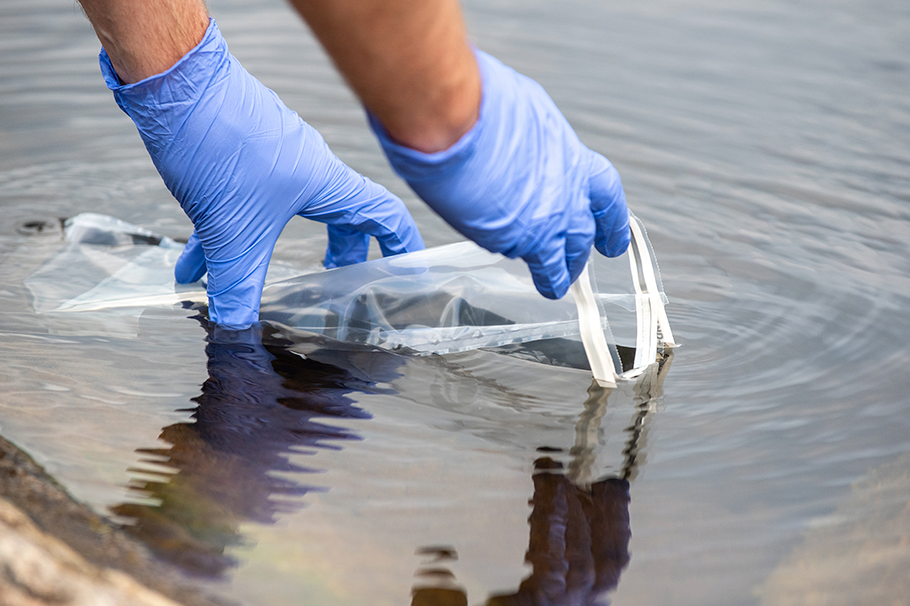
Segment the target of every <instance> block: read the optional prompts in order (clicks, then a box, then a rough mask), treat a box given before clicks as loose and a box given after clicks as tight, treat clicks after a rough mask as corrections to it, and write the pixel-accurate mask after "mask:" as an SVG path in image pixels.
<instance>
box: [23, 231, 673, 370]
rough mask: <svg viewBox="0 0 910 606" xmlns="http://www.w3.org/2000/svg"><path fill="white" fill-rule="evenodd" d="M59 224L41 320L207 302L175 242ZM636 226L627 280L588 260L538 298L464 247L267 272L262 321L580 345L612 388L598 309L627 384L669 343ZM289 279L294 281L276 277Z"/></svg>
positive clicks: (624, 270)
mask: <svg viewBox="0 0 910 606" xmlns="http://www.w3.org/2000/svg"><path fill="white" fill-rule="evenodd" d="M65 227H66V229H65V236H66V240H67V241H68V242H69V244H68V245H67V246H66V247H65V248H64V249H63V250H62V251H61V252H60V253H59V254H58V255H57V256H56V257H54V258H53V259H51V260H50V261H48V262H47V263H46V264H45V265H44V266H42V267H41V268H40V269H39V270H38V271H36V272H35V273H34V274H32V275H31V276H30V277H29V278H28V279H27V280H26V286H27V287H28V288H29V290H30V291H31V292H32V295H33V297H34V303H35V308H36V310H37V311H38V312H39V313H46V312H76V311H101V310H111V311H113V310H118V313H122V312H123V310H126V309H131V310H137V311H139V312H141V309H144V308H145V307H149V306H156V305H173V304H175V303H178V302H182V301H204V300H205V292H204V290H203V286H202V284H199V283H197V284H195V285H187V286H181V285H177V284H175V282H174V279H173V268H174V263H175V262H176V259H177V256H178V255H179V253H180V248H181V245H180V244H178V243H176V242H174V241H173V240H170V239H168V238H163V237H161V236H157V235H156V234H153V233H151V232H149V231H147V230H144V229H141V228H138V227H136V226H133V225H130V224H128V223H124V222H122V221H119V220H117V219H114V218H112V217H106V216H103V215H95V214H91V213H86V214H83V215H79V216H77V217H74V218H72V219H70V220H68V221H67V222H66V225H65ZM632 228H633V242H632V246H630V252H629V253H627V254H626V255H624V257H628V258H629V259H630V260H631V268H632V271H631V272H630V271H629V267H630V263H629V261H627V260H626V259H625V258H624V257H620V258H617V259H606V258H604V257H601V256H600V255H596V254H594V255H592V256H591V262H590V266H591V268H592V275H593V277H588V275H587V273H586V274H585V275H583V276H582V278H580V279H579V280H578V282H577V283H576V284H575V285H573V288H572V291H571V292H570V294H569V295H567V296H566V297H564V298H563V299H561V300H558V301H551V300H548V299H545V298H543V297H541V296H540V295H539V294H538V293H537V291H536V290H535V288H534V285H533V282H532V280H531V276H530V273H529V272H528V270H527V267H526V266H525V264H524V263H523V262H522V261H519V260H513V259H507V258H505V257H502V256H501V255H496V254H493V253H489V252H487V251H485V250H483V249H481V248H480V247H478V246H477V245H475V244H473V243H470V242H461V243H457V244H451V245H448V246H441V247H438V248H432V249H427V250H424V251H420V252H416V253H411V254H406V255H399V256H394V257H387V258H384V259H378V260H375V261H369V262H366V263H362V264H359V265H353V266H348V267H342V268H338V269H333V270H330V271H317V270H315V268H309V269H301V268H288V267H287V266H286V265H285V266H281V264H276V263H273V264H272V266H270V268H269V277H268V279H267V282H266V287H265V289H264V291H263V297H262V308H261V318H262V319H263V320H269V321H275V322H280V323H282V324H285V325H288V326H292V327H295V328H298V329H302V330H307V331H312V332H316V333H320V334H324V335H325V336H327V337H330V338H333V339H337V340H341V341H349V342H354V343H364V344H370V345H376V346H379V347H382V348H385V349H390V350H397V351H406V352H413V353H417V354H430V353H437V354H442V353H449V352H458V351H466V350H470V349H477V348H481V347H502V346H508V345H515V344H521V343H528V342H532V341H533V342H536V341H542V340H550V339H568V340H574V341H582V342H584V345H585V350H586V351H587V354H588V359H589V361H590V362H591V367H592V370H593V371H594V374H595V377H597V378H598V379H599V380H602V381H603V382H605V383H606V384H609V383H611V382H612V380H613V379H614V378H615V375H620V374H622V364H621V363H620V357H619V354H618V352H617V349H616V343H617V342H616V341H615V340H614V338H613V333H612V332H611V330H610V325H609V324H607V321H606V315H605V314H604V313H603V311H604V310H605V309H606V310H608V311H609V316H610V320H611V322H613V323H614V325H615V326H617V327H618V328H619V330H620V335H621V340H620V343H621V344H625V345H629V346H632V345H634V346H635V360H634V364H633V366H634V369H633V370H632V371H630V372H627V373H626V375H627V376H628V375H630V374H631V375H634V374H637V373H638V372H640V371H641V369H643V368H644V367H646V366H648V365H649V364H651V363H653V362H654V361H655V360H656V359H657V356H658V350H659V349H660V348H662V347H672V345H673V343H672V336H671V334H670V328H669V325H668V323H667V319H666V314H665V312H664V308H663V306H664V303H665V301H666V297H665V295H664V294H663V289H662V286H661V284H660V276H659V273H658V271H657V267H656V264H655V263H654V262H653V261H652V259H653V254H652V252H651V250H650V244H649V243H648V240H647V237H646V235H645V232H644V228H643V227H642V226H641V224H640V223H639V222H638V220H637V219H636V220H634V221H633V222H632ZM300 274H305V275H300ZM290 275H294V276H297V277H292V278H289V279H282V278H286V277H288V276H290ZM588 285H589V286H592V287H593V288H587V287H586V286H588ZM579 315H581V322H580V321H579ZM598 356H599V358H598ZM598 368H600V371H598Z"/></svg>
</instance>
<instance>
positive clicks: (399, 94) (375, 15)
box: [291, 0, 480, 152]
mask: <svg viewBox="0 0 910 606" xmlns="http://www.w3.org/2000/svg"><path fill="white" fill-rule="evenodd" d="M291 3H292V4H293V5H294V6H295V7H296V8H297V10H298V11H300V14H301V15H303V17H304V19H306V21H307V23H308V24H309V25H310V27H311V28H312V29H313V31H314V32H315V34H316V36H317V37H318V38H319V40H320V42H322V44H323V46H324V47H325V48H326V50H327V51H328V52H329V54H330V55H331V56H332V59H333V60H334V61H335V64H336V65H337V66H338V69H340V70H341V72H342V73H343V74H344V76H345V78H346V79H347V81H348V83H349V84H350V85H351V87H352V88H353V89H354V91H355V92H356V93H357V95H358V96H359V97H360V99H361V100H362V101H363V103H364V104H365V105H366V106H367V108H368V109H369V110H370V111H371V112H373V114H374V115H375V116H376V117H377V118H379V121H380V122H381V123H382V125H383V126H384V127H385V129H386V130H387V131H388V132H389V134H390V135H391V136H392V137H393V138H395V139H396V140H397V141H398V142H399V143H402V144H404V145H407V146H408V147H411V148H414V149H418V150H420V151H425V152H433V151H441V150H443V149H446V148H448V147H449V146H450V145H452V144H453V143H455V142H456V141H457V140H458V139H459V138H460V137H461V135H463V134H464V133H466V132H467V131H468V130H469V129H470V128H471V126H473V124H474V122H475V121H476V120H477V117H478V114H479V111H480V72H479V70H478V67H477V62H476V61H475V59H474V55H473V53H472V51H471V47H470V45H469V43H468V39H467V32H466V29H465V25H464V19H463V17H462V14H461V7H460V5H459V3H458V0H291Z"/></svg>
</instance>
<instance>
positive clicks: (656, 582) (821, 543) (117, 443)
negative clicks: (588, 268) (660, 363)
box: [0, 0, 910, 606]
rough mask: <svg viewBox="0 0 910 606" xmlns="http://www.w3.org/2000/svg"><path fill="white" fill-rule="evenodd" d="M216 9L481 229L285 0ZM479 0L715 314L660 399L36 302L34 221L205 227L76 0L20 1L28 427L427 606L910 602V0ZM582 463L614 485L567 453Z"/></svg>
mask: <svg viewBox="0 0 910 606" xmlns="http://www.w3.org/2000/svg"><path fill="white" fill-rule="evenodd" d="M210 5H211V9H212V11H213V13H214V15H215V16H216V18H217V19H218V22H219V26H220V27H221V29H222V30H223V32H224V34H225V36H226V37H227V39H228V41H229V43H230V45H231V49H232V51H233V52H234V53H235V54H236V55H237V56H238V57H239V58H240V59H241V61H243V62H244V64H245V66H246V67H247V68H248V69H249V70H250V71H251V72H253V73H254V74H255V75H257V76H258V77H259V78H260V79H262V80H263V81H264V82H265V83H266V84H267V85H269V86H271V87H272V88H274V89H275V90H277V91H278V92H279V94H280V95H281V96H282V97H283V98H284V100H285V101H286V102H287V103H288V104H289V105H290V106H291V107H292V108H294V109H296V110H297V111H298V112H299V113H300V114H301V115H302V116H303V117H304V118H305V119H307V120H308V121H310V122H311V123H312V124H313V125H314V126H316V127H317V128H318V129H319V130H320V131H321V132H322V133H323V135H324V136H325V138H326V140H327V141H328V142H329V144H330V145H331V146H332V148H333V149H334V150H335V151H336V153H338V154H339V155H340V156H341V157H342V158H343V159H344V160H346V161H347V162H349V163H350V164H351V165H353V166H354V167H356V168H357V169H359V170H360V171H362V172H364V173H365V174H367V175H368V176H370V177H371V178H373V179H375V180H377V181H379V182H381V183H383V184H385V185H387V186H389V187H390V188H391V189H392V190H393V191H395V192H396V193H397V194H399V195H401V196H402V197H403V198H404V199H405V200H406V202H407V203H408V205H409V207H410V208H411V209H412V210H413V212H414V214H415V215H416V217H417V219H418V223H419V224H420V225H421V228H422V231H423V234H424V237H425V239H426V240H427V242H428V244H430V245H435V244H442V243H446V242H450V241H454V240H455V239H457V238H456V235H455V234H454V232H452V231H451V230H450V229H449V228H448V227H446V226H445V225H444V224H443V223H442V222H441V221H440V220H438V219H437V218H435V217H434V216H432V214H431V213H430V212H429V211H428V210H427V209H426V208H425V207H424V206H423V205H422V204H421V203H420V202H419V201H418V200H416V199H415V198H414V196H413V195H412V194H410V193H409V191H408V190H407V188H406V186H404V185H403V184H402V183H401V182H400V181H399V180H397V179H396V178H395V177H394V176H393V175H392V173H391V171H390V169H389V168H388V167H387V165H386V164H385V161H384V159H383V158H382V156H381V153H380V152H379V149H378V146H377V145H376V143H375V142H374V140H373V139H372V136H371V135H370V133H369V131H368V129H367V128H366V124H365V120H364V118H363V113H362V111H361V109H360V108H359V107H358V105H357V104H356V102H355V101H354V100H353V98H352V96H351V94H350V93H349V92H348V91H347V90H346V89H345V87H344V86H343V84H342V83H341V81H340V78H339V77H338V76H337V74H336V73H335V72H334V71H333V69H332V68H331V66H330V65H329V64H328V63H327V61H326V59H325V57H324V55H323V54H322V52H321V51H320V50H319V48H318V46H317V45H316V44H315V42H313V40H312V39H311V37H310V36H309V34H308V33H307V32H306V29H305V27H304V26H303V25H302V24H301V23H300V22H299V20H298V19H297V18H296V17H295V16H293V14H292V13H291V12H290V10H289V9H288V8H287V7H286V6H285V5H284V4H282V3H281V2H279V1H278V0H264V1H261V2H255V3H251V2H239V1H214V0H213V1H212V2H211V3H210ZM466 10H467V13H468V20H469V22H470V26H471V31H472V33H473V35H474V37H475V40H476V42H477V43H478V45H479V46H481V47H482V48H484V49H485V50H488V51H490V52H491V53H493V54H495V55H497V56H499V57H500V58H502V59H503V60H504V61H506V62H507V63H510V64H512V65H513V66H515V67H516V68H517V69H519V70H521V71H523V72H525V73H527V74H529V75H531V76H532V77H535V78H536V79H538V80H539V81H540V82H541V83H542V84H543V85H544V86H545V87H546V88H547V89H548V90H549V91H550V93H551V95H552V96H553V97H554V98H555V99H556V101H557V103H558V104H559V105H560V107H561V108H562V109H563V111H564V112H565V114H566V116H567V117H568V118H569V120H570V121H571V122H572V123H573V125H575V127H576V128H577V130H578V132H579V135H580V136H581V138H582V139H583V140H584V141H585V142H586V143H587V144H588V145H589V146H590V147H592V148H594V149H596V150H598V151H600V152H602V153H604V154H605V155H607V157H609V158H610V159H611V160H612V161H613V162H614V163H615V164H616V166H617V167H618V168H619V170H620V172H621V174H622V175H623V180H624V183H625V185H626V190H627V194H628V198H629V201H630V205H632V207H633V208H634V210H635V212H636V213H637V214H638V215H639V216H641V217H642V218H643V219H644V221H645V223H646V224H647V225H648V227H649V232H650V235H651V239H652V241H653V243H654V246H655V249H656V251H657V254H658V258H659V260H660V263H661V269H662V272H663V278H664V284H665V287H666V291H667V293H668V295H669V296H670V298H671V305H670V307H669V308H668V311H669V313H670V318H671V321H672V322H673V327H674V331H675V333H676V337H677V340H678V341H680V342H682V343H684V347H683V348H682V349H680V350H678V352H677V354H676V356H675V358H674V359H673V361H672V368H671V369H669V370H668V372H667V373H666V377H665V379H664V381H663V385H662V393H663V395H662V396H659V393H660V390H659V389H656V388H655V389H654V390H652V389H646V390H644V391H642V390H641V389H639V391H638V393H637V394H636V392H634V391H633V390H632V388H631V387H629V389H628V390H627V392H624V393H617V394H615V395H614V396H612V399H611V400H610V401H609V402H607V403H606V406H605V407H604V406H602V405H603V404H604V402H603V401H602V398H600V397H599V396H598V394H596V393H595V394H589V393H588V391H587V390H588V385H589V384H588V381H587V378H586V376H585V375H584V374H583V373H580V372H579V371H575V370H573V369H567V368H557V367H548V366H542V365H534V364H531V363H528V362H524V361H521V360H515V359H512V358H506V357H503V356H498V355H494V354H490V353H487V352H474V353H468V354H459V355H456V356H448V357H445V358H420V359H413V358H401V357H399V356H393V355H389V354H376V353H370V352H363V351H358V350H353V349H350V348H347V349H345V348H342V349H338V348H337V347H333V346H330V345H327V344H325V343H318V342H313V341H307V340H303V341H301V342H297V343H296V344H293V345H291V344H289V342H288V340H287V339H286V337H287V335H281V334H272V333H268V334H267V335H266V338H265V339H264V340H262V341H259V342H257V343H253V345H247V346H244V345H238V344H236V343H230V342H222V341H219V340H218V339H217V338H215V337H209V335H208V332H207V330H206V328H205V327H204V325H202V324H201V323H200V322H199V321H198V320H194V319H191V318H192V316H193V315H195V313H194V312H192V311H188V310H184V309H182V308H179V307H178V308H171V307H164V308H150V309H149V310H146V311H145V312H144V313H143V314H142V315H141V317H139V318H138V319H136V318H126V319H124V318H119V319H118V318H112V317H102V318H98V317H89V316H85V317H81V319H74V318H71V319H68V320H65V321H64V320H60V319H59V318H57V319H52V318H49V317H48V316H45V315H38V314H36V313H35V312H34V309H33V307H32V303H31V301H30V299H29V296H28V292H27V290H26V288H25V287H24V280H25V278H26V277H27V276H29V275H30V274H31V273H32V272H33V271H34V270H35V269H37V268H38V267H39V266H40V265H41V264H42V263H43V262H44V261H45V260H47V259H48V258H50V257H51V256H52V255H53V254H54V253H55V251H56V250H57V249H58V247H59V240H58V239H57V236H55V235H54V234H53V233H51V234H46V235H26V234H24V233H21V230H20V231H17V227H21V226H22V225H23V224H24V223H25V222H27V221H30V220H34V219H41V218H46V217H51V218H55V217H67V216H73V215H75V214H77V213H79V212H83V211H94V212H101V213H106V214H110V215H114V216H117V217H120V218H122V219H125V220H128V221H131V222H133V223H137V224H140V225H143V226H146V227H148V228H150V229H153V230H156V231H158V232H161V233H165V234H168V235H171V236H175V237H181V236H182V237H185V236H186V235H188V233H189V224H188V222H187V220H186V219H185V217H184V216H183V215H182V212H181V211H180V209H179V207H178V206H177V205H176V204H175V203H174V202H173V200H172V199H171V198H170V195H169V194H168V193H167V191H166V190H165V188H164V186H163V185H162V184H161V182H160V179H159V178H158V176H157V175H156V173H155V171H154V168H153V167H152V165H151V162H150V161H149V160H148V158H147V156H146V155H145V151H144V148H143V146H142V144H141V142H140V140H139V138H138V136H137V134H136V133H135V130H134V128H133V126H132V125H131V123H130V122H129V120H128V119H127V118H126V116H124V115H123V114H122V113H120V111H119V110H118V109H117V108H116V106H115V104H114V103H113V100H112V99H111V98H110V94H109V93H108V91H107V90H106V89H105V88H104V86H103V83H102V81H101V78H100V74H99V71H98V68H97V63H96V59H95V58H96V55H97V51H98V44H97V41H96V40H95V38H94V37H93V35H92V32H91V28H90V27H89V25H88V23H87V22H86V21H85V20H84V18H82V17H81V15H80V13H79V10H78V7H76V6H74V5H73V4H72V3H65V2H51V1H49V0H40V1H30V2H24V1H15V0H10V1H7V2H4V3H3V4H2V5H0V49H2V52H0V208H2V209H3V219H2V220H0V278H2V280H0V284H2V286H0V352H2V354H0V355H2V360H3V362H2V365H0V389H2V394H3V395H2V396H0V433H2V435H3V436H4V437H6V438H7V439H10V440H12V441H13V442H15V443H17V444H18V445H19V446H21V447H22V448H23V449H25V450H26V451H27V452H29V453H30V454H31V455H33V456H34V457H35V459H36V460H37V461H38V462H40V463H41V464H43V465H44V466H45V467H46V468H47V469H48V471H49V472H50V473H52V474H53V475H55V477H57V478H58V479H59V480H60V481H61V482H62V483H63V484H64V485H65V486H66V487H67V488H68V489H69V490H70V491H71V492H72V493H73V494H74V495H75V496H76V497H77V498H79V499H81V500H83V501H85V502H86V503H88V504H90V505H91V506H92V507H94V508H96V509H97V510H98V511H102V512H108V513H109V514H111V515H114V514H117V515H118V516H119V517H118V519H120V520H123V521H125V522H126V521H128V520H130V519H132V520H137V519H138V520H141V524H139V525H137V526H136V531H137V533H139V534H140V535H142V536H143V537H146V538H147V539H148V540H150V542H151V543H152V544H153V545H155V546H156V548H157V549H159V550H160V552H161V553H163V554H164V555H165V556H168V557H177V558H179V559H180V561H181V562H183V564H184V565H186V566H187V567H189V568H191V569H194V570H196V571H197V572H200V573H203V574H204V575H208V577H205V576H203V577H200V580H199V581H198V582H199V583H200V584H207V585H209V586H211V588H212V589H213V591H216V592H219V593H222V594H223V595H226V596H230V597H232V598H234V599H236V600H237V601H239V602H242V603H246V604H252V605H259V604H263V605H265V604H268V605H270V606H272V605H283V604H301V603H305V604H320V605H323V604H325V605H328V604H357V605H360V604H371V605H373V604H389V605H391V604H406V603H409V601H410V600H411V597H410V595H411V590H412V588H413V587H415V586H416V587H419V588H420V587H422V588H424V590H423V591H422V592H418V593H417V594H416V595H417V596H418V599H426V600H429V602H424V603H433V600H437V601H438V600H439V599H441V598H440V596H442V595H443V594H445V591H446V590H449V591H450V594H451V591H452V590H454V589H456V588H457V589H458V591H464V592H466V593H467V596H468V598H467V599H468V602H469V603H471V604H482V603H485V602H486V601H487V600H488V599H489V600H492V598H491V596H500V597H499V598H498V599H499V600H500V601H499V602H493V603H515V602H514V600H518V599H519V598H518V597H514V596H513V597H512V598H508V597H505V596H509V595H512V594H519V595H520V596H522V597H523V599H531V597H530V596H533V599H535V600H536V601H535V602H533V603H538V604H563V603H565V604H569V603H577V602H573V601H572V599H580V598H579V596H582V595H586V594H587V595H591V594H594V593H598V592H607V593H608V595H609V599H610V600H611V601H612V603H613V604H616V605H624V604H625V605H631V604H635V605H642V604H655V605H657V604H660V605H663V604H693V605H694V604H698V605H699V606H704V605H711V604H716V605H718V606H721V605H723V606H729V605H731V604H759V603H766V604H775V605H779V604H787V603H802V604H806V603H810V600H817V601H816V602H811V603H823V604H840V603H849V604H876V605H877V604H882V603H889V600H890V601H894V600H897V603H901V602H900V600H901V599H905V598H906V595H908V593H910V587H908V581H907V577H906V570H907V568H908V566H910V548H908V546H907V538H908V536H910V531H908V524H910V516H908V513H907V512H908V509H907V504H908V501H910V481H908V468H907V460H908V459H907V454H908V452H910V414H908V413H910V398H908V393H910V378H908V373H907V372H906V366H907V353H906V342H907V336H908V335H910V315H908V313H907V309H908V308H910V261H908V259H910V244H908V242H910V59H908V57H910V5H907V4H906V3H901V2H889V1H884V0H878V1H859V0H835V1H833V2H830V1H829V2H820V1H818V2H815V1H806V2H798V3H794V2H788V1H785V0H763V1H760V2H757V3H755V2H753V3H750V4H748V5H746V4H743V3H735V2H731V1H729V0H703V1H700V0H691V1H682V2H668V1H667V0H651V1H646V2H639V3H635V4H634V5H619V4H615V3H603V2H595V1H593V0H577V1H571V2H560V3H555V2H544V1H542V0H539V1H538V0H532V1H530V2H529V1H523V2H515V1H513V0H498V1H481V0H472V1H470V2H468V3H467V4H466ZM322 238H323V235H322V228H321V226H318V225H313V224H307V223H305V222H303V221H302V220H301V221H299V222H292V224H291V225H290V226H289V227H288V229H287V230H286V232H285V234H284V236H283V238H282V240H281V242H280V243H279V251H278V257H279V258H283V259H286V260H290V261H293V262H295V263H301V264H304V265H305V264H309V263H313V262H316V261H318V259H319V258H320V255H321V253H322V249H323V242H324V240H323V239H322ZM294 352H297V353H294ZM301 352H302V353H303V354H304V356H301V355H299V353H301ZM600 415H603V417H602V418H599V417H600ZM598 418H599V421H597V422H595V420H596V419H598ZM596 427H599V428H600V432H599V434H598V432H597V430H596ZM591 435H593V436H599V437H598V440H599V445H597V446H596V447H595V446H591V440H588V441H582V442H579V440H582V438H583V437H584V436H589V437H590V436H591ZM588 447H590V448H591V449H592V450H591V451H586V450H585V448H588ZM573 448H574V450H573ZM559 463H561V464H562V465H563V466H564V472H565V473H564V474H563V473H549V474H541V473H536V472H535V470H537V471H538V472H539V471H540V470H541V468H544V469H550V468H553V467H558V465H557V464H559ZM579 470H582V471H585V470H586V471H585V473H587V474H589V475H590V479H591V480H592V482H593V485H592V487H591V488H590V489H588V490H583V491H579V490H578V489H577V488H576V486H575V484H572V483H571V482H570V481H569V480H570V479H573V478H574V479H577V478H578V475H577V474H578V473H579ZM551 471H552V469H551ZM567 478H568V479H567ZM623 478H626V479H628V480H629V482H630V483H629V485H628V492H626V486H625V484H623V481H624V480H623ZM529 499H533V506H531V505H529ZM627 499H630V500H627ZM111 512H113V513H111ZM626 516H627V517H626ZM629 526H631V539H628V536H627V530H628V527H629ZM563 529H565V530H563ZM556 539H558V540H556ZM554 541H555V542H554ZM526 554H528V555H527V560H528V562H527V563H526V562H525V560H526ZM456 555H457V559H454V557H455V556H456ZM627 559H628V562H627V563H626V560H627ZM415 572H417V573H419V574H418V575H417V576H415ZM213 575H214V577H216V578H214V579H212V576H213ZM450 575H451V576H450ZM430 587H433V588H435V589H433V590H430V589H429V588H430ZM614 587H615V589H613V588H614ZM522 592H524V593H522ZM586 592H587V593H586ZM567 596H569V597H567ZM570 598H571V599H570ZM509 600H513V601H512V602H510V601H509Z"/></svg>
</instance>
